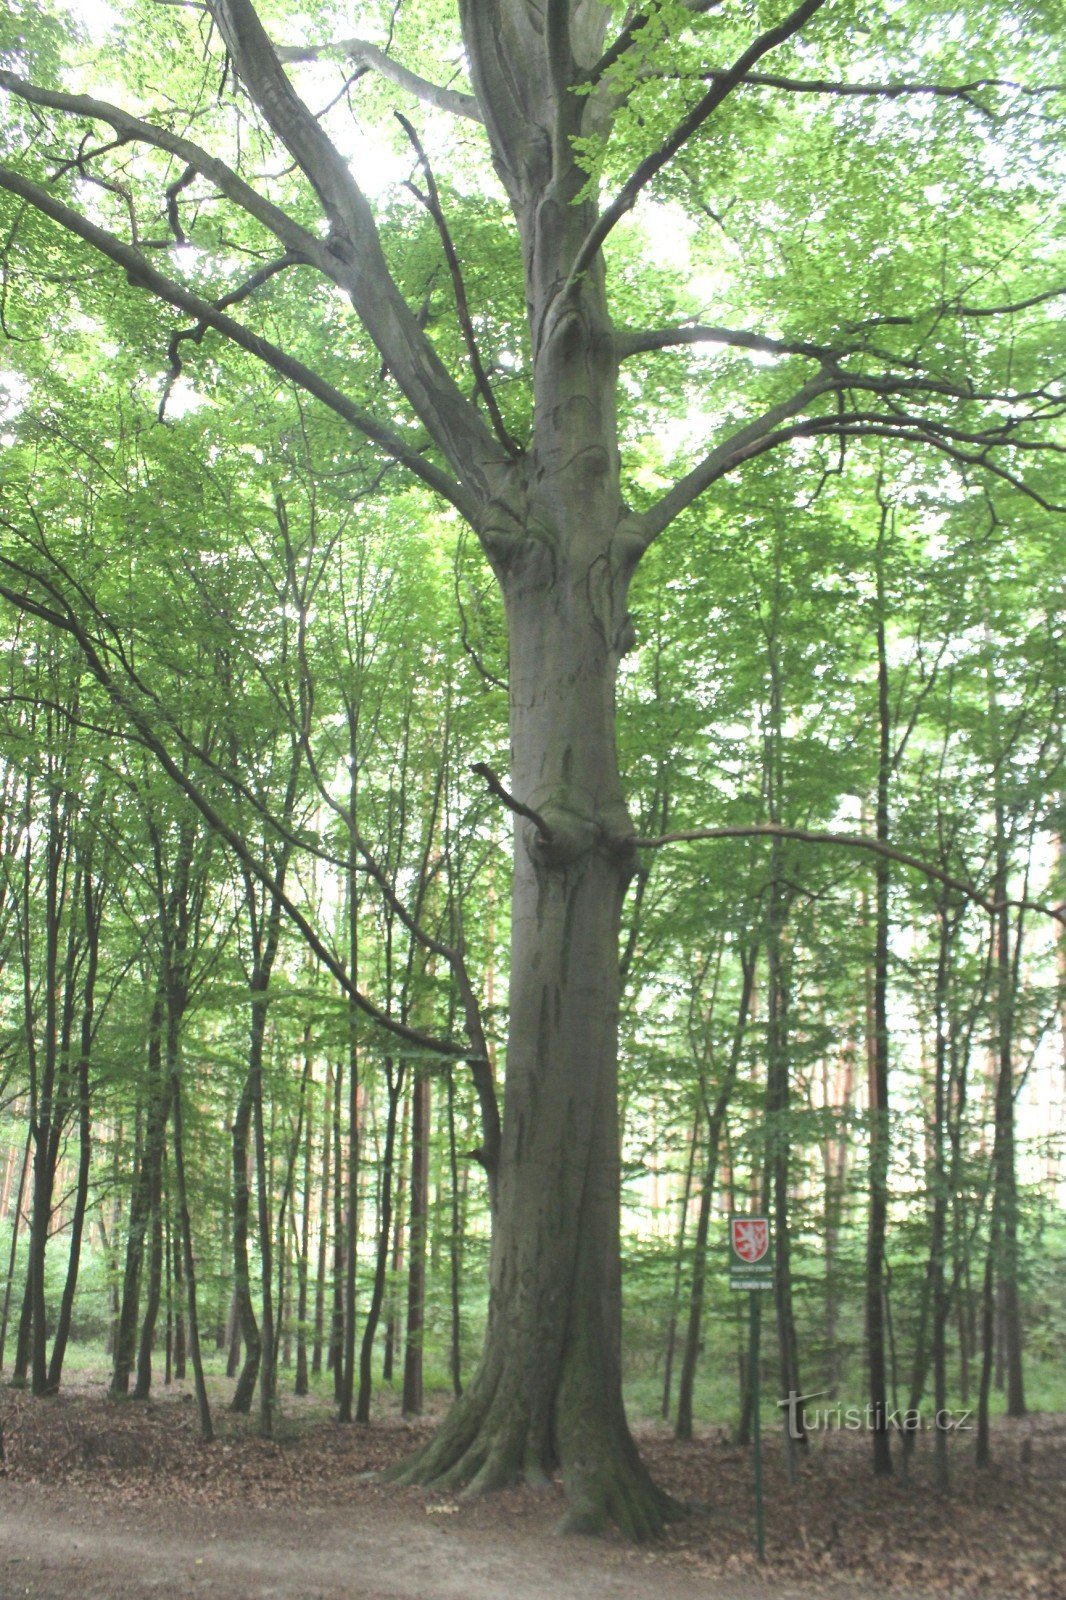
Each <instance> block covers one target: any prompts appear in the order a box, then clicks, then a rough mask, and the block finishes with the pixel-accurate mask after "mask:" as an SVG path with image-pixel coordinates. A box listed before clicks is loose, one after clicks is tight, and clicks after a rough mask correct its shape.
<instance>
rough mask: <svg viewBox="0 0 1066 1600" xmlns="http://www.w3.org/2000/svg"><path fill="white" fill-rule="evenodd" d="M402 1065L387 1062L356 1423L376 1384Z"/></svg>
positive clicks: (363, 1418)
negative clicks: (375, 1225)
mask: <svg viewBox="0 0 1066 1600" xmlns="http://www.w3.org/2000/svg"><path fill="white" fill-rule="evenodd" d="M403 1076H404V1073H403V1066H402V1064H401V1065H398V1066H396V1067H395V1068H394V1066H393V1063H392V1061H391V1059H389V1058H388V1057H387V1058H386V1061H385V1079H386V1086H387V1090H388V1114H387V1118H386V1122H385V1143H384V1147H383V1149H382V1155H381V1208H380V1211H379V1215H378V1245H377V1257H376V1260H375V1263H374V1284H373V1288H372V1289H371V1291H370V1304H369V1306H368V1307H367V1312H366V1322H365V1323H364V1325H363V1342H362V1344H361V1346H360V1350H359V1394H358V1398H357V1400H356V1407H355V1420H356V1422H369V1421H370V1397H371V1394H372V1392H373V1387H374V1373H373V1360H374V1339H375V1337H376V1335H377V1331H378V1322H379V1320H380V1317H381V1307H382V1304H383V1303H384V1299H385V1283H386V1279H387V1277H388V1270H389V1245H390V1243H391V1242H392V1168H393V1162H394V1160H395V1158H396V1124H397V1121H398V1116H399V1108H400V1098H401V1095H402V1092H403Z"/></svg>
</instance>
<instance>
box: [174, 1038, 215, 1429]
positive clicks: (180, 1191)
mask: <svg viewBox="0 0 1066 1600" xmlns="http://www.w3.org/2000/svg"><path fill="white" fill-rule="evenodd" d="M167 1069H168V1077H169V1082H170V1085H171V1095H172V1099H173V1102H174V1179H175V1188H176V1191H177V1202H178V1220H179V1223H180V1226H181V1246H182V1256H183V1258H184V1267H185V1303H186V1306H187V1308H188V1314H189V1354H190V1355H191V1357H192V1369H193V1378H194V1381H195V1387H196V1405H197V1410H198V1412H199V1417H200V1437H201V1439H203V1440H204V1442H205V1443H208V1442H210V1440H212V1439H213V1438H214V1428H213V1426H212V1423H211V1407H210V1405H209V1403H208V1399H207V1383H206V1381H205V1379H204V1364H203V1358H202V1356H201V1353H200V1326H199V1321H198V1318H197V1314H196V1262H195V1257H194V1254H193V1242H192V1220H191V1217H190V1214H189V1190H188V1184H187V1182H186V1177H185V1140H184V1115H183V1111H182V1104H181V1079H180V1076H179V1073H180V1055H179V1044H178V1027H177V1021H176V1019H175V1017H174V1015H173V1012H172V1013H171V1016H170V1017H169V1018H168V1028H167Z"/></svg>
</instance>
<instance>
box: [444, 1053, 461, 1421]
mask: <svg viewBox="0 0 1066 1600" xmlns="http://www.w3.org/2000/svg"><path fill="white" fill-rule="evenodd" d="M447 1096H448V1105H447V1111H448V1172H449V1176H450V1178H451V1206H452V1226H451V1238H450V1239H449V1240H448V1266H449V1273H448V1282H449V1286H450V1289H451V1311H452V1318H451V1344H450V1352H451V1373H452V1393H453V1394H454V1395H455V1397H456V1399H458V1397H459V1396H460V1395H461V1394H462V1392H463V1324H462V1273H463V1254H462V1250H463V1245H462V1241H463V1237H464V1218H463V1194H462V1191H461V1188H460V1183H459V1151H458V1147H457V1144H456V1135H455V1074H454V1072H453V1071H452V1070H451V1067H450V1064H449V1070H448V1076H447Z"/></svg>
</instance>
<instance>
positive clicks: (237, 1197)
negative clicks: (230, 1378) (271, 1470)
mask: <svg viewBox="0 0 1066 1600" xmlns="http://www.w3.org/2000/svg"><path fill="white" fill-rule="evenodd" d="M254 1093H255V1089H254V1085H253V1082H252V1067H251V1064H249V1068H248V1073H247V1076H246V1077H245V1080H244V1086H243V1088H242V1089H241V1098H240V1101H239V1102H238V1105H237V1112H236V1115H235V1116H234V1119H233V1126H232V1128H231V1130H230V1136H231V1139H232V1149H233V1297H234V1300H235V1302H236V1306H237V1319H238V1326H239V1329H240V1337H242V1338H243V1340H244V1365H243V1366H242V1368H241V1372H240V1377H239V1378H238V1379H237V1386H236V1388H235V1390H234V1392H233V1398H232V1400H231V1401H230V1410H231V1411H236V1412H238V1413H239V1414H241V1415H243V1416H247V1414H248V1412H249V1411H250V1410H251V1408H252V1395H253V1394H254V1393H255V1385H256V1380H257V1379H258V1377H259V1362H260V1358H261V1356H262V1340H261V1338H260V1334H259V1322H258V1319H257V1318H256V1314H255V1307H254V1305H253V1303H252V1282H251V1266H250V1263H249V1259H248V1217H249V1213H250V1211H251V1193H250V1191H249V1187H248V1154H249V1151H248V1136H249V1134H250V1132H251V1127H252V1100H253V1096H254ZM231 1350H232V1347H231Z"/></svg>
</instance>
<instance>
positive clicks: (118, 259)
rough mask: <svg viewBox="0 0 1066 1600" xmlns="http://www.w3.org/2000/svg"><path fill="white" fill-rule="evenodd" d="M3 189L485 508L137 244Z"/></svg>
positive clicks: (473, 512) (16, 187)
mask: <svg viewBox="0 0 1066 1600" xmlns="http://www.w3.org/2000/svg"><path fill="white" fill-rule="evenodd" d="M0 189H7V190H8V191H9V193H11V194H15V195H18V197H19V198H20V199H22V200H25V201H27V202H28V203H29V204H30V205H32V206H34V207H35V208H36V209H37V210H38V211H40V212H42V213H43V214H44V215H45V216H47V217H50V218H51V219H52V221H53V222H58V223H59V224H60V226H61V227H63V228H66V229H67V230H68V231H69V232H70V233H73V234H75V235H76V236H77V237H78V238H79V239H83V240H84V241H85V243H86V244H89V245H92V247H93V248H94V249H95V250H98V251H99V252H100V254H101V255H104V256H106V257H107V258H108V259H109V260H111V261H113V262H115V263H116V265H117V266H120V267H121V268H122V269H123V271H124V272H125V273H126V276H127V278H128V279H129V281H130V282H131V283H132V284H134V285H135V286H136V287H138V288H143V289H147V290H148V291H149V292H150V293H151V294H154V295H155V296H156V297H157V298H158V299H160V300H163V301H165V302H166V303H167V304H168V305H172V306H175V307H176V308H177V309H178V310H179V311H184V312H185V313H186V314H187V315H188V316H190V317H192V318H194V319H195V321H196V322H198V323H203V324H204V325H205V326H206V327H209V328H214V329H215V331H216V332H218V333H221V334H223V335H224V336H225V337H226V338H227V339H229V340H230V341H231V342H232V343H233V344H236V345H238V346H240V348H241V349H242V350H246V351H248V353H249V354H250V355H253V356H255V357H256V358H257V359H258V360H260V361H262V362H263V363H264V365H265V366H268V367H270V368H271V369H272V370H273V371H274V372H277V373H278V374H279V375H280V376H281V377H284V378H287V379H289V381H290V382H292V383H295V384H296V385H298V387H299V388H301V389H303V390H305V391H306V392H307V393H308V394H310V395H313V396H314V397H315V399H316V400H320V401H321V402H322V403H323V405H326V406H328V407H329V409H330V410H331V411H333V412H335V413H336V415H337V416H339V417H342V418H343V419H344V421H345V422H348V423H350V424H351V426H352V427H354V428H356V429H358V431H359V432H360V433H362V434H364V435H365V436H366V437H367V438H368V439H370V440H371V441H372V442H373V443H374V444H376V445H377V446H378V447H379V448H380V449H381V450H383V451H384V452H385V454H386V455H388V456H391V457H392V458H393V460H395V461H399V462H402V464H403V465H404V466H405V467H407V468H408V469H409V471H411V472H412V473H414V474H415V476H416V477H418V478H420V479H421V480H422V482H423V483H424V484H426V485H427V486H428V487H429V488H431V489H433V490H434V491H435V493H437V494H439V495H442V496H443V497H444V499H446V500H448V501H449V502H450V503H451V504H452V505H454V506H455V508H456V510H458V511H460V512H461V513H462V514H463V516H465V517H467V518H469V519H471V520H473V519H474V518H475V517H476V516H477V515H478V512H479V510H480V501H479V500H478V499H476V498H475V496H474V494H473V493H472V492H471V491H469V490H468V489H467V488H466V487H465V486H463V485H461V484H460V483H457V482H456V481H455V480H454V479H452V478H451V477H449V476H448V474H447V473H445V472H443V471H442V470H441V469H440V468H439V467H437V466H435V465H434V464H433V463H432V462H430V461H426V460H425V459H424V457H422V456H421V455H420V454H419V453H418V451H417V450H415V449H413V448H412V446H411V445H409V444H408V443H407V441H406V440H405V439H404V438H403V437H402V436H401V435H400V434H398V433H396V432H395V431H394V430H393V429H392V428H390V427H388V426H387V425H386V424H384V423H381V422H379V421H378V420H377V418H376V417H372V416H371V415H370V414H369V412H366V411H363V410H362V409H361V408H360V407H359V406H357V405H356V404H355V403H354V401H352V400H350V399H349V398H348V396H347V395H345V394H342V393H341V391H340V390H339V389H335V388H334V387H333V385H332V384H331V383H329V382H327V380H326V379H325V378H323V377H322V376H321V374H319V373H317V372H314V371H313V370H312V369H311V368H310V367H307V366H305V365H304V363H303V362H302V361H298V360H297V359H296V358H295V356H290V355H289V354H288V353H287V352H286V351H284V350H282V349H280V348H279V347H278V346H277V345H275V344H272V343H271V342H270V340H269V339H264V338H263V337H262V336H261V335H260V334H257V333H253V332H252V331H251V330H250V329H249V328H246V327H245V326H244V325H243V323H240V322H237V321H236V319H235V318H233V317H230V316H228V315H227V314H226V313H225V312H224V311H219V310H218V309H217V308H216V307H215V306H214V305H212V304H211V302H210V301H208V300H204V299H203V298H202V296H200V295H198V294H194V293H193V292H192V291H191V290H190V289H186V288H185V287H184V285H182V284H179V283H175V282H174V280H173V279H172V278H167V277H165V276H164V274H163V273H161V272H159V271H157V269H156V268H155V267H154V266H153V265H152V263H151V262H150V261H148V260H147V258H146V257H145V256H143V255H142V254H141V252H140V251H138V250H135V249H134V248H133V246H132V245H128V244H126V243H124V241H123V240H121V239H118V238H116V237H115V235H114V234H112V233H108V232H107V230H106V229H105V228H100V227H98V226H97V225H96V223H94V222H90V221H89V220H88V219H87V218H86V217H83V216H82V215H81V213H80V212H77V211H75V210H74V209H73V208H72V207H71V206H68V205H65V204H64V203H63V202H62V201H61V200H57V199H56V198H55V196H54V195H51V194H49V193H48V191H47V190H46V189H43V188H41V186H40V184H36V183H32V182H31V181H30V180H29V179H28V178H24V177H23V176H22V174H21V173H18V172H12V171H10V170H9V169H8V168H6V167H0Z"/></svg>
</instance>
